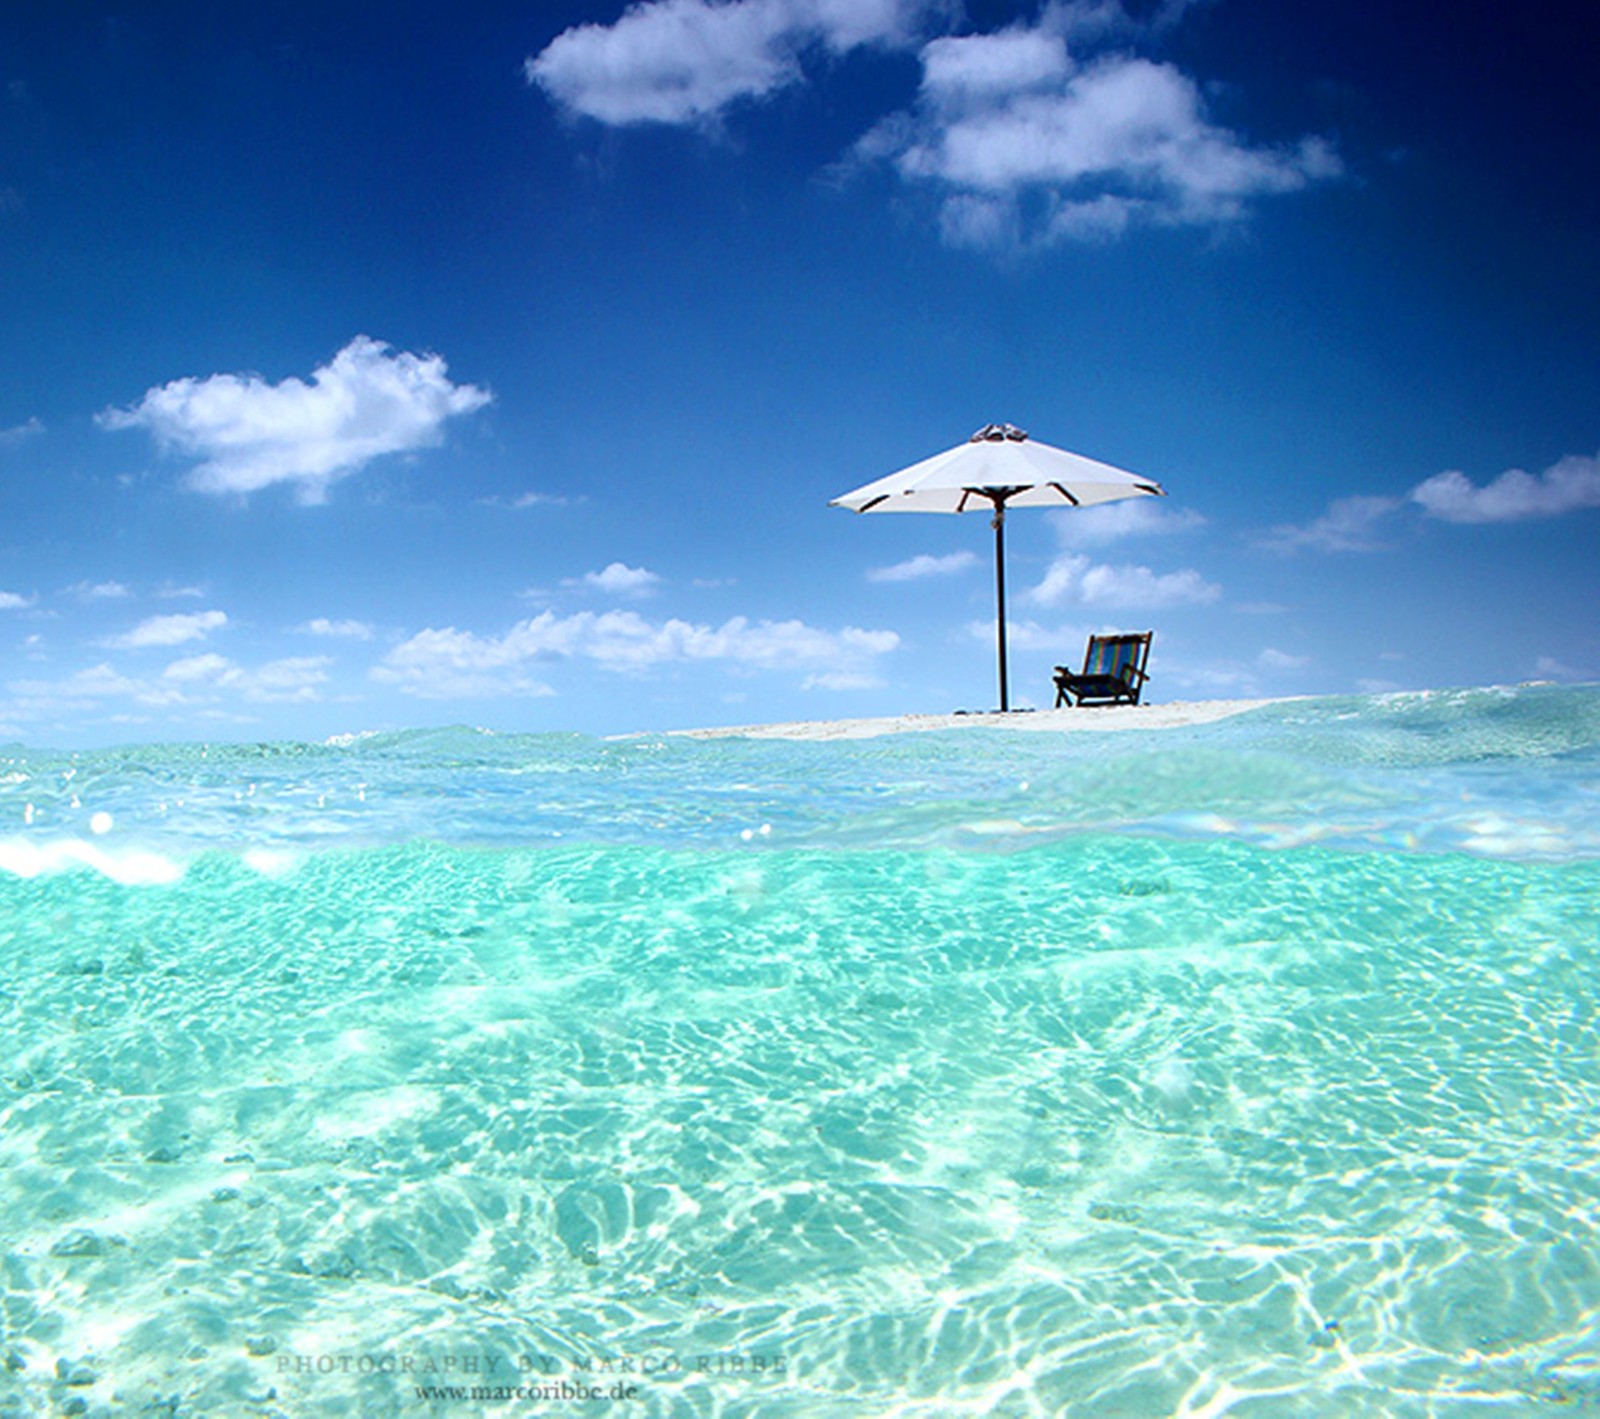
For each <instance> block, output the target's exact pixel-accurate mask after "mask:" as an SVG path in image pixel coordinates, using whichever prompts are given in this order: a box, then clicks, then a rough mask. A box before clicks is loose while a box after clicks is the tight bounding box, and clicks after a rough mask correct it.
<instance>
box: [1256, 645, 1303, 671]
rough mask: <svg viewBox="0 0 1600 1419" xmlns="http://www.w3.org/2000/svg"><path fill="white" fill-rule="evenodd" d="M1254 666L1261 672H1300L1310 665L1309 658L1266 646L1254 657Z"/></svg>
mask: <svg viewBox="0 0 1600 1419" xmlns="http://www.w3.org/2000/svg"><path fill="white" fill-rule="evenodd" d="M1256 664H1257V665H1259V666H1261V668H1262V669H1263V670H1300V669H1303V668H1304V667H1305V666H1307V665H1309V664H1311V657H1310V656H1309V655H1291V654H1289V652H1288V651H1286V650H1276V649H1274V648H1273V647H1272V646H1268V647H1267V648H1266V649H1265V650H1263V651H1262V652H1261V654H1260V655H1258V656H1257V657H1256Z"/></svg>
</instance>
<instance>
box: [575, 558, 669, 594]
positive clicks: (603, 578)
mask: <svg viewBox="0 0 1600 1419" xmlns="http://www.w3.org/2000/svg"><path fill="white" fill-rule="evenodd" d="M660 584H661V578H660V577H659V576H657V575H656V574H655V573H654V572H652V571H646V570H645V568H643V567H630V566H629V565H628V564H627V563H626V562H611V563H609V564H607V565H606V566H605V567H603V568H602V569H601V570H600V571H597V572H585V573H584V574H583V577H582V580H581V581H579V582H568V583H567V585H569V586H577V585H581V586H588V587H593V588H594V589H595V590H596V591H604V592H606V593H607V594H609V595H611V596H648V595H649V594H650V593H651V592H653V591H654V590H655V589H656V588H657V587H658V586H660Z"/></svg>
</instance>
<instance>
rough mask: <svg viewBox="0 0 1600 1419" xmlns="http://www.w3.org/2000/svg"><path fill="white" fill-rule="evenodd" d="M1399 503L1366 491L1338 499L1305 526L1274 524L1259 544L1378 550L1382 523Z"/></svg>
mask: <svg viewBox="0 0 1600 1419" xmlns="http://www.w3.org/2000/svg"><path fill="white" fill-rule="evenodd" d="M1400 506H1401V503H1400V499H1398V498H1385V497H1371V496H1367V495H1365V494H1362V495H1357V496H1355V497H1349V498H1338V499H1336V500H1335V501H1334V502H1331V503H1329V504H1328V510H1327V512H1325V513H1323V515H1322V516H1321V517H1319V518H1317V519H1315V520H1314V521H1312V522H1309V523H1307V524H1306V525H1305V526H1304V527H1298V526H1295V525H1293V524H1287V523H1286V524H1284V525H1283V526H1280V527H1274V528H1273V529H1272V531H1271V532H1269V533H1267V535H1266V536H1265V537H1263V538H1262V539H1261V545H1262V546H1264V547H1266V548H1268V549H1269V550H1271V551H1274V552H1297V551H1299V550H1300V549H1301V548H1304V547H1310V548H1312V549H1313V550H1315V551H1320V552H1375V551H1380V550H1382V549H1383V546H1384V543H1383V542H1382V540H1381V539H1380V537H1379V532H1380V530H1381V528H1382V525H1383V524H1384V523H1385V522H1387V521H1388V519H1389V518H1390V516H1391V515H1392V514H1393V513H1395V512H1396V511H1398V509H1399V508H1400Z"/></svg>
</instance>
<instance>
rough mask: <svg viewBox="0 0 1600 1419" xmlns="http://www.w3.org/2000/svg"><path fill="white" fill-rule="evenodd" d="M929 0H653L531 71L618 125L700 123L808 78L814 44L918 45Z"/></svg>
mask: <svg viewBox="0 0 1600 1419" xmlns="http://www.w3.org/2000/svg"><path fill="white" fill-rule="evenodd" d="M929 8H930V6H929V4H928V3H925V2H924V0H729V3H720V4H719V3H712V0H648V2H647V3H644V4H635V5H632V6H630V7H629V8H628V9H627V11H626V12H624V14H623V16H622V18H621V19H620V20H618V21H616V23H614V24H610V25H598V24H588V25H575V26H573V27H572V28H571V29H568V30H565V31H563V32H562V33H561V34H559V35H557V36H556V37H555V39H553V40H551V41H550V43H549V44H548V45H546V46H545V48H544V49H543V51H541V52H540V53H539V54H538V55H535V56H534V57H532V58H530V59H528V60H527V61H526V63H525V64H524V66H523V70H524V73H525V75H526V77H527V80H528V82H529V83H530V84H536V85H538V86H539V87H540V88H542V89H543V90H544V91H545V93H547V94H548V95H549V96H550V97H551V98H552V99H554V100H555V101H556V102H557V103H559V104H561V105H562V106H563V107H565V108H566V109H568V110H570V111H571V112H573V113H579V114H583V115H585V116H586V117H589V118H595V119H598V120H599V121H600V122H602V123H608V124H617V125H621V124H634V123H663V124H693V123H705V122H708V121H710V120H712V119H715V118H716V117H717V116H718V115H720V114H721V113H722V112H723V110H725V109H726V108H728V107H729V105H731V104H734V103H737V102H739V101H741V100H752V99H760V98H763V97H765V96H766V95H768V94H770V93H772V92H774V91H775V90H777V89H780V88H783V87H785V86H787V85H789V84H792V83H795V82H797V81H798V80H800V79H801V77H802V76H803V69H802V67H801V60H802V58H803V56H804V54H805V52H806V50H807V49H808V48H809V47H810V46H812V45H821V46H823V47H824V48H825V49H827V50H828V51H830V52H832V53H835V54H842V53H845V52H847V51H849V50H851V49H855V48H858V47H859V46H861V45H865V44H901V43H906V42H908V41H909V40H910V38H911V36H912V34H913V32H914V31H915V28H916V26H917V24H918V23H919V22H920V19H921V17H922V14H923V13H924V12H925V11H927V10H928V9H929Z"/></svg>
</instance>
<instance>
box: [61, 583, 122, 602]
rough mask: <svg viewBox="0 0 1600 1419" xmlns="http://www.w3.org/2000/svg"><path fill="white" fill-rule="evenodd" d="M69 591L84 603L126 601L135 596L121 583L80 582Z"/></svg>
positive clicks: (69, 588)
mask: <svg viewBox="0 0 1600 1419" xmlns="http://www.w3.org/2000/svg"><path fill="white" fill-rule="evenodd" d="M67 590H68V591H70V592H71V593H72V594H73V595H74V596H77V597H78V598H80V599H81V600H84V601H125V600H127V598H128V597H130V596H132V595H133V592H132V591H131V590H129V588H128V587H126V586H124V585H123V584H122V583H121V582H120V581H97V582H87V581H80V582H78V583H76V584H75V585H73V586H69V587H68V588H67Z"/></svg>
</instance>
